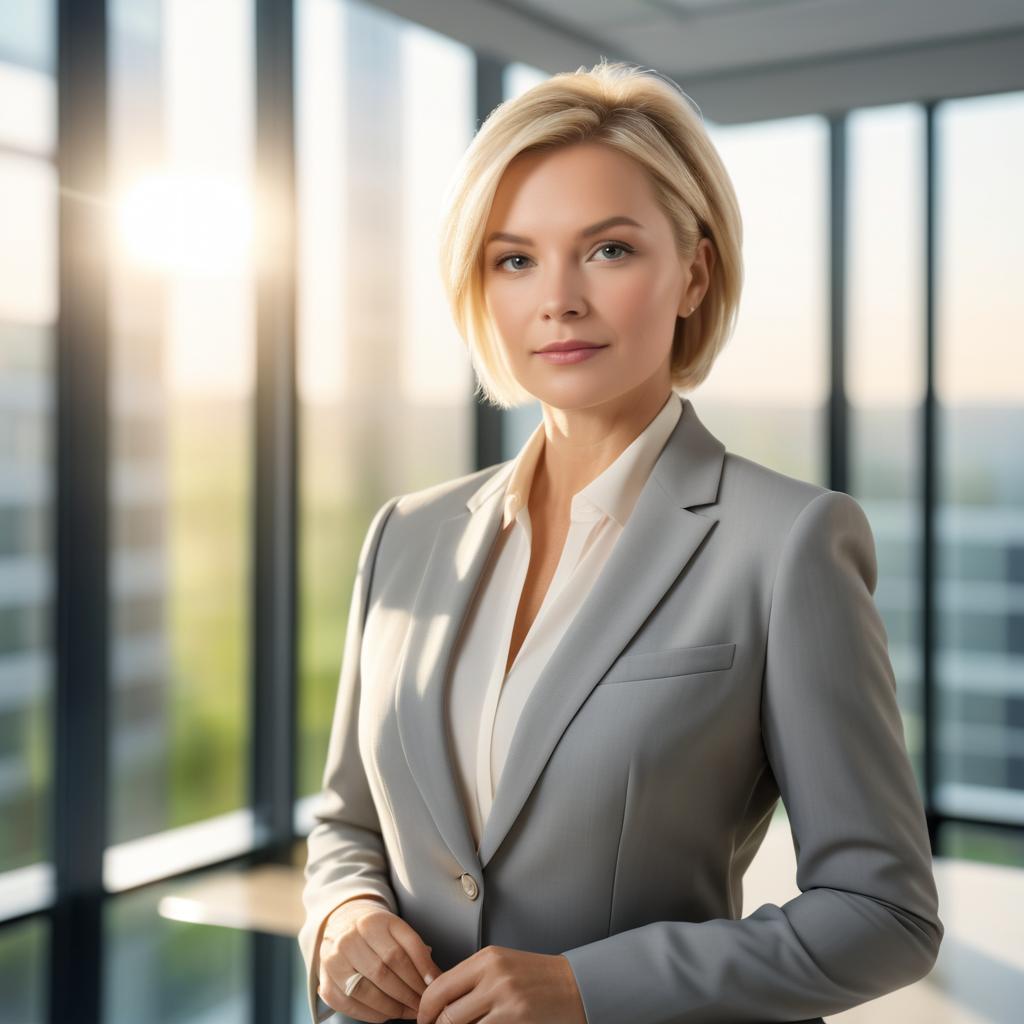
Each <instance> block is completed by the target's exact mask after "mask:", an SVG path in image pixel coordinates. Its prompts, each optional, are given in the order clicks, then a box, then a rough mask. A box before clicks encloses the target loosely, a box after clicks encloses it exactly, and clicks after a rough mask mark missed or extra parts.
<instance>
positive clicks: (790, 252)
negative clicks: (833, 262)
mask: <svg viewBox="0 0 1024 1024" xmlns="http://www.w3.org/2000/svg"><path fill="white" fill-rule="evenodd" d="M694 99H695V100H696V101H697V102H698V103H700V96H699V95H697V96H694ZM708 134H709V135H710V136H711V141H712V142H713V143H714V144H715V146H716V147H717V149H718V151H719V153H720V154H721V157H722V160H723V162H724V163H725V166H726V169H727V170H728V172H729V175H730V177H731V178H732V182H733V186H734V188H735V190H736V194H737V196H738V198H739V204H740V213H741V215H742V217H743V261H744V285H743V299H742V302H741V305H740V313H739V317H738V319H737V324H736V330H735V332H734V334H733V336H732V337H731V338H730V339H729V341H728V342H727V343H726V345H725V348H724V349H723V350H722V353H721V354H720V355H719V357H718V360H717V361H716V363H715V366H714V368H713V369H712V371H711V373H710V375H709V376H708V379H707V380H706V381H705V382H704V383H703V384H701V385H700V386H699V387H698V388H697V389H696V390H695V391H693V392H690V393H689V394H687V396H686V397H688V398H690V399H691V400H692V402H693V406H694V408H695V409H696V411H697V415H698V416H699V417H700V419H701V420H702V421H703V423H704V424H705V425H706V426H707V427H708V429H709V430H711V432H712V433H714V434H716V435H717V436H718V437H719V438H720V439H721V440H722V442H723V443H724V444H725V446H726V447H727V448H728V449H729V450H730V451H733V452H736V453H737V454H739V455H744V456H746V457H748V458H751V459H754V460H755V461H757V462H761V463H764V464H765V465H768V466H771V467H772V468H773V469H775V470H778V471H779V472H782V473H787V474H789V475H790V476H795V477H799V478H801V479H803V480H810V481H813V482H815V483H823V482H824V479H825V451H826V441H827V438H826V433H825V403H826V401H827V395H828V337H829V334H828V265H829V264H828V202H827V197H828V127H827V124H826V122H825V120H824V119H823V118H820V117H798V118H787V119H786V120H780V121H770V122H765V123H761V124H755V125H740V126H728V125H717V124H714V123H711V122H709V123H708Z"/></svg>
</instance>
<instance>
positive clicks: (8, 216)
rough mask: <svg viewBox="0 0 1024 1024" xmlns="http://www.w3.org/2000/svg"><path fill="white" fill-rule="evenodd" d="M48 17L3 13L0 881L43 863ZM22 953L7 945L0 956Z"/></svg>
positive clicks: (48, 588) (48, 449)
mask: <svg viewBox="0 0 1024 1024" xmlns="http://www.w3.org/2000/svg"><path fill="white" fill-rule="evenodd" d="M51 14H52V12H51V8H50V3H49V2H41V3H36V4H21V5H19V6H18V8H17V9H16V11H15V10H11V9H10V8H8V7H7V6H4V7H3V8H2V9H0V872H3V871H10V870H12V869H14V868H19V867H25V866H27V865H31V864H34V863H36V862H37V861H43V860H48V859H49V856H50V851H49V821H48V819H49V815H50V797H51V793H50V787H51V784H52V772H51V763H52V759H53V737H52V710H53V709H52V697H53V656H52V649H51V648H52V636H51V631H50V618H51V615H52V612H53V599H54V582H53V557H54V552H53V547H52V543H51V535H52V528H53V500H54V491H53V477H52V473H53V458H52V450H53V441H54V438H53V430H54V423H53V389H54V379H53V358H54V344H55V331H56V324H57V273H58V266H57V204H58V192H57V170H56V167H55V165H54V163H53V154H52V147H51V145H50V143H51V141H52V136H53V134H54V133H55V131H56V112H55V110H54V106H53V103H52V98H53V93H54V78H53V70H52V63H53V54H54V46H55V41H54V38H53V35H52V30H53V24H52V18H51ZM18 934H19V935H21V934H27V933H22V932H20V931H19V933H18ZM22 941H23V940H22V939H18V940H15V939H14V936H11V937H10V938H9V939H8V940H7V944H6V945H5V946H4V947H3V948H4V949H6V950H7V951H8V952H7V953H5V954H4V955H5V956H9V955H13V954H12V953H11V952H10V951H11V950H13V949H14V944H15V942H16V944H17V946H18V948H19V949H20V948H22V946H21V943H22ZM26 941H27V940H26ZM2 1002H4V1000H2V999H0V1003H2ZM2 1013H3V1010H2V1009H0V1015H2Z"/></svg>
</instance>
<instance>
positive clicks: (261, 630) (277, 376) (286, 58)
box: [250, 0, 299, 1024]
mask: <svg viewBox="0 0 1024 1024" xmlns="http://www.w3.org/2000/svg"><path fill="white" fill-rule="evenodd" d="M294 18H295V11H294V4H293V3H292V2H291V0H256V2H255V33H256V40H255V43H256V47H255V52H256V65H255V77H256V81H255V89H256V140H255V144H256V181H257V189H256V218H257V232H256V238H257V247H256V268H257V279H256V399H255V400H256V407H255V445H254V453H253V458H254V462H253V480H254V493H253V500H254V509H253V538H254V547H253V568H254V571H253V580H254V591H253V594H252V609H253V615H252V637H251V646H250V649H251V651H252V654H253V657H252V676H251V678H252V690H251V710H250V716H251V722H252V732H251V747H250V752H251V756H250V781H251V799H252V804H253V810H254V813H255V818H256V839H255V843H256V850H255V851H254V854H255V859H257V860H262V861H265V860H272V861H276V862H278V863H284V864H288V863H291V857H292V846H293V841H294V824H293V821H294V801H295V793H296V764H295V750H296V747H297V743H296V730H297V727H298V716H297V706H298V692H297V690H298V655H297V651H298V643H297V639H296V631H297V623H298V609H297V601H298V597H297V593H298V586H297V546H298V545H297V539H296V524H297V508H298V493H297V492H298V450H299V444H298V411H297V405H298V397H297V386H296V321H295V291H296V289H295V272H296V271H295V268H296V258H295V73H294V68H295V57H294V50H293V45H294ZM294 952H295V943H294V940H290V939H285V938H282V937H279V936H273V935H267V934H262V933H259V932H254V933H253V934H252V943H251V955H250V964H251V969H252V996H253V1001H252V1020H253V1022H254V1024H264V1022H266V1024H269V1022H271V1021H282V1020H286V1019H288V1017H289V1016H290V1015H291V967H292V960H293V959H294Z"/></svg>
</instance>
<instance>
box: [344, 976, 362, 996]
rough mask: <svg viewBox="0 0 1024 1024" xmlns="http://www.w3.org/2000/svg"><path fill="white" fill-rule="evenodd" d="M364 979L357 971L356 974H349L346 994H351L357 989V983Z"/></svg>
mask: <svg viewBox="0 0 1024 1024" xmlns="http://www.w3.org/2000/svg"><path fill="white" fill-rule="evenodd" d="M362 980H363V976H362V975H361V974H360V973H359V972H358V971H356V973H355V974H351V975H349V978H348V980H347V981H346V982H345V995H346V996H350V995H352V993H353V992H354V991H355V990H356V985H358V984H359V982H360V981H362Z"/></svg>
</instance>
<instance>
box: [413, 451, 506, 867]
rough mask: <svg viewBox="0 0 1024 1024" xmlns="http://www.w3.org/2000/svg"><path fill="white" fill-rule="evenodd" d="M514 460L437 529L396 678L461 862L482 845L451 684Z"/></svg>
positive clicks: (418, 753) (425, 785)
mask: <svg viewBox="0 0 1024 1024" xmlns="http://www.w3.org/2000/svg"><path fill="white" fill-rule="evenodd" d="M512 466H513V462H512V461H511V460H510V461H508V462H505V463H503V464H502V465H501V466H500V467H499V469H498V470H497V472H496V473H493V474H492V475H491V476H490V477H488V479H487V482H486V483H485V484H484V485H483V487H482V488H480V489H479V490H478V491H477V492H476V494H475V495H474V497H476V498H478V500H479V502H480V503H479V504H478V505H477V506H475V507H476V511H475V513H474V514H472V515H471V514H470V513H469V512H468V511H462V512H459V513H458V514H456V515H454V516H451V517H450V518H448V519H446V520H444V522H442V523H441V525H440V527H438V531H437V536H436V537H435V538H434V546H433V547H432V548H431V551H430V557H429V558H428V560H427V567H426V569H425V570H424V572H423V579H422V580H421V582H420V586H419V590H418V591H417V593H416V598H415V600H414V601H413V607H412V613H411V614H412V621H411V623H410V626H409V631H408V636H407V638H406V641H405V645H404V649H403V652H402V655H401V657H400V661H399V669H398V676H397V680H396V684H395V716H396V719H397V722H398V732H399V735H400V737H401V740H402V747H403V749H404V751H405V757H406V760H407V761H408V762H409V768H410V770H411V772H412V777H413V778H414V779H415V780H416V785H417V786H418V787H419V790H420V793H421V794H422V796H423V800H424V802H425V803H426V805H427V807H428V808H429V809H430V813H431V815H432V816H433V818H434V822H435V824H436V825H437V829H438V831H439V832H440V833H441V837H442V839H444V841H445V842H446V843H447V844H448V848H449V849H450V850H451V851H452V854H453V855H454V856H455V858H456V859H457V860H458V862H459V863H460V864H472V863H474V862H475V861H476V857H477V851H476V843H475V842H474V841H473V834H472V832H471V830H470V827H469V821H468V820H467V818H466V813H465V809H464V807H463V805H462V798H461V795H460V792H459V789H458V788H457V783H456V768H455V761H454V758H453V756H452V753H451V749H450V746H449V743H448V723H447V721H446V719H445V691H446V687H445V683H446V680H447V677H448V667H449V663H450V662H451V657H452V653H453V649H454V646H455V640H456V637H457V636H458V633H459V629H460V627H461V626H462V623H463V620H464V619H465V617H466V613H467V612H468V610H469V602H470V599H471V598H472V596H473V594H474V592H475V591H476V587H477V584H478V583H479V582H480V578H481V576H482V574H483V570H484V567H485V566H486V564H487V558H488V556H489V554H490V552H491V548H492V547H493V545H494V542H495V540H496V539H497V535H498V529H499V527H500V525H501V513H502V500H501V498H502V494H503V493H504V490H505V488H504V484H505V483H506V482H507V480H508V477H509V475H510V473H511V472H512Z"/></svg>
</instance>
